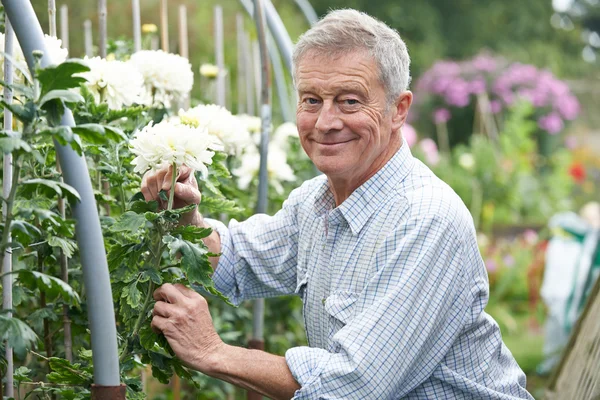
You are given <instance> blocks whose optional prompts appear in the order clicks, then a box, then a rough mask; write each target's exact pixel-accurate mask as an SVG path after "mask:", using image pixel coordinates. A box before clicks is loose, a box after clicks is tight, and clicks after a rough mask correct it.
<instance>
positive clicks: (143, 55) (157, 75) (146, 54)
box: [129, 50, 194, 107]
mask: <svg viewBox="0 0 600 400" xmlns="http://www.w3.org/2000/svg"><path fill="white" fill-rule="evenodd" d="M129 62H131V63H132V64H133V65H134V66H135V67H136V68H137V69H138V71H140V72H141V73H142V76H143V77H144V84H145V85H146V89H147V92H146V100H145V101H146V104H151V103H152V102H154V104H156V103H163V104H164V105H165V106H166V107H169V106H170V104H171V100H173V99H174V98H176V99H180V98H184V97H186V96H187V95H188V94H189V93H190V91H191V90H192V85H193V84H194V73H193V72H192V65H191V64H190V62H189V61H188V59H187V58H184V57H181V56H179V55H177V54H171V53H165V52H164V51H162V50H142V51H138V52H137V53H134V54H133V55H132V56H131V59H130V60H129Z"/></svg>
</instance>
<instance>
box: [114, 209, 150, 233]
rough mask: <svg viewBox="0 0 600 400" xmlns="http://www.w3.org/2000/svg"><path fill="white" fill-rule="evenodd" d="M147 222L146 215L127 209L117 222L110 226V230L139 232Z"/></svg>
mask: <svg viewBox="0 0 600 400" xmlns="http://www.w3.org/2000/svg"><path fill="white" fill-rule="evenodd" d="M145 224H146V217H145V216H144V215H143V214H136V213H135V212H133V211H127V212H125V213H123V215H121V216H120V217H119V219H117V222H115V223H114V225H113V226H111V227H110V230H111V231H113V232H129V233H132V234H133V233H137V232H138V231H139V230H140V228H142V227H143V226H144V225H145Z"/></svg>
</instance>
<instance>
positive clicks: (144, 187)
mask: <svg viewBox="0 0 600 400" xmlns="http://www.w3.org/2000/svg"><path fill="white" fill-rule="evenodd" d="M141 191H142V194H143V195H144V200H146V201H150V200H153V199H152V194H151V193H150V189H148V174H144V176H143V177H142V187H141Z"/></svg>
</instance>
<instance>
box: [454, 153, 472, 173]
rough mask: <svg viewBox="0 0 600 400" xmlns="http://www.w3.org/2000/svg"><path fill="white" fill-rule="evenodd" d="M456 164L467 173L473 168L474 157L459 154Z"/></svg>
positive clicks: (468, 154)
mask: <svg viewBox="0 0 600 400" xmlns="http://www.w3.org/2000/svg"><path fill="white" fill-rule="evenodd" d="M458 164H459V165H460V166H461V167H463V168H464V169H466V170H467V171H471V170H472V169H473V168H474V167H475V157H473V154H471V153H464V154H461V156H460V157H459V158H458Z"/></svg>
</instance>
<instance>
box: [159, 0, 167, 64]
mask: <svg viewBox="0 0 600 400" xmlns="http://www.w3.org/2000/svg"><path fill="white" fill-rule="evenodd" d="M167 11H168V10H167V0H160V39H161V45H162V49H163V51H164V52H166V53H168V52H169V15H168V13H167Z"/></svg>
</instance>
